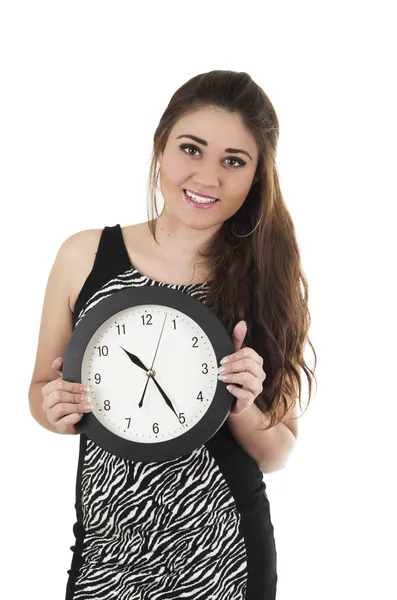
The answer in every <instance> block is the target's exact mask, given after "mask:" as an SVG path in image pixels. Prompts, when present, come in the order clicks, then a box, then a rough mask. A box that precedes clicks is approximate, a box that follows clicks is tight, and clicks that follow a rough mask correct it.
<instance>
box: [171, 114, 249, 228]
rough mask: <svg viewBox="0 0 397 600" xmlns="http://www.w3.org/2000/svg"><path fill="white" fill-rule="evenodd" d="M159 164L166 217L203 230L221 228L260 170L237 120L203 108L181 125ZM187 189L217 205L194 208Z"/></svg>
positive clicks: (245, 132)
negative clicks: (209, 198) (210, 199)
mask: <svg viewBox="0 0 397 600" xmlns="http://www.w3.org/2000/svg"><path fill="white" fill-rule="evenodd" d="M189 135H191V136H195V137H196V138H200V140H201V142H199V141H198V140H193V139H191V138H189V137H187V136H189ZM226 149H229V151H227V150H226ZM230 149H234V151H230ZM236 149H239V150H241V152H236V151H235V150H236ZM243 151H244V152H243ZM246 153H247V154H246ZM248 155H249V156H248ZM159 163H160V189H161V193H162V195H163V198H164V202H165V212H166V213H167V215H168V216H169V217H175V218H176V219H178V220H179V221H181V222H183V223H184V224H185V225H186V226H187V227H191V228H193V229H200V230H201V229H207V228H209V227H214V226H221V225H222V223H223V222H224V221H225V220H226V219H229V218H230V217H231V216H232V215H233V214H234V213H235V212H237V211H238V209H239V208H240V206H241V205H242V204H243V203H244V200H245V198H246V196H247V194H248V192H249V190H250V188H251V185H252V181H253V178H254V175H255V170H256V167H257V164H258V149H257V146H256V142H255V140H254V138H253V137H252V136H251V134H250V133H249V132H248V131H247V130H246V129H245V127H244V125H243V123H242V121H241V119H240V117H239V116H238V115H236V114H230V113H228V112H227V111H225V110H223V109H221V108H218V107H206V108H200V109H198V110H197V111H195V112H194V113H190V114H188V115H185V116H183V117H181V118H180V119H179V121H178V122H177V123H176V124H175V125H174V127H173V129H172V130H171V131H170V134H169V137H168V140H167V144H166V147H165V149H164V153H163V154H161V155H160V157H159ZM185 189H188V190H191V191H193V192H194V191H196V192H200V193H201V194H203V195H204V196H205V195H209V196H213V197H215V198H218V201H217V202H215V203H214V204H205V205H203V204H200V205H199V207H196V206H192V205H191V204H190V203H189V201H188V200H187V199H186V197H185V193H184V190H185ZM200 206H205V207H207V208H200Z"/></svg>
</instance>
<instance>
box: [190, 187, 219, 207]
mask: <svg viewBox="0 0 397 600" xmlns="http://www.w3.org/2000/svg"><path fill="white" fill-rule="evenodd" d="M188 191H189V190H186V189H184V190H183V195H184V196H185V200H186V201H187V202H188V203H189V204H191V205H194V206H213V205H214V204H217V203H218V202H219V198H213V197H211V196H199V195H198V194H197V195H196V194H195V197H194V198H193V197H192V196H190V195H189V194H187V192H188Z"/></svg>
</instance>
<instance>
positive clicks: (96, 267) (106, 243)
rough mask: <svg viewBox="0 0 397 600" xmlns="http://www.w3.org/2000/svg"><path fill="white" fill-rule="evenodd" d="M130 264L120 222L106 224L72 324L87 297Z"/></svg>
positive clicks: (77, 303) (81, 291) (124, 270)
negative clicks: (110, 225)
mask: <svg viewBox="0 0 397 600" xmlns="http://www.w3.org/2000/svg"><path fill="white" fill-rule="evenodd" d="M131 266H132V265H131V262H130V259H129V256H128V252H127V248H126V246H125V242H124V238H123V232H122V231H121V227H120V224H119V223H118V224H117V225H113V226H112V227H109V226H108V225H106V226H105V227H104V229H103V231H102V234H101V237H100V240H99V244H98V250H97V252H96V255H95V260H94V264H93V267H92V270H91V272H90V273H89V275H88V277H87V279H86V280H85V282H84V284H83V287H82V288H81V290H80V293H79V295H78V298H77V300H76V303H75V307H74V313H73V314H74V323H73V325H74V324H75V322H76V320H77V317H78V315H79V313H80V311H81V309H82V308H84V306H85V304H86V303H87V302H88V300H89V298H91V296H92V295H93V294H95V292H97V291H98V290H99V289H100V288H101V287H102V286H103V285H105V283H107V282H108V281H109V280H110V279H112V278H114V277H117V276H118V275H120V274H121V273H125V272H126V271H128V269H130V268H131Z"/></svg>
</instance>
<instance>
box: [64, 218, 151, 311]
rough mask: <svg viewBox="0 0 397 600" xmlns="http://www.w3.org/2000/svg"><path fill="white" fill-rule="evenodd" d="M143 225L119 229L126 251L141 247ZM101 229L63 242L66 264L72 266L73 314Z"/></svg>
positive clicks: (87, 230) (92, 259)
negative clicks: (66, 256)
mask: <svg viewBox="0 0 397 600" xmlns="http://www.w3.org/2000/svg"><path fill="white" fill-rule="evenodd" d="M144 229H145V223H137V224H134V225H127V226H124V227H121V231H122V235H123V237H124V241H125V245H126V248H127V251H128V252H130V253H131V251H132V252H138V251H139V249H140V248H141V247H142V240H143V239H144V238H143V234H144ZM102 231H103V229H85V230H83V231H78V232H77V233H74V234H73V235H71V236H70V237H69V238H68V239H67V240H65V242H64V245H65V246H66V247H67V250H66V249H65V251H66V252H67V253H68V263H69V264H70V265H73V268H72V270H71V272H70V300H69V304H70V310H71V311H72V312H74V307H75V304H76V300H77V298H78V297H79V294H80V291H81V289H82V287H83V285H84V283H85V281H86V279H87V277H88V275H89V274H90V273H91V271H92V268H93V266H94V262H95V255H96V253H97V250H98V245H99V241H100V238H101V235H102Z"/></svg>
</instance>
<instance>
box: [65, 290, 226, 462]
mask: <svg viewBox="0 0 397 600" xmlns="http://www.w3.org/2000/svg"><path fill="white" fill-rule="evenodd" d="M233 352H234V345H233V342H232V340H231V338H230V336H229V334H228V333H227V331H226V329H225V327H224V326H223V324H222V323H221V321H220V320H219V319H218V318H217V317H216V316H215V315H214V313H212V312H211V310H210V309H209V308H208V307H207V306H205V304H203V302H201V301H200V300H198V299H197V298H194V297H193V296H190V295H189V294H187V293H186V292H182V291H180V290H177V289H173V288H167V287H161V286H143V287H133V288H127V289H123V290H121V291H119V292H116V293H114V294H112V295H110V296H109V297H107V298H104V299H103V300H101V301H100V302H99V303H98V304H97V305H94V306H93V307H92V308H91V309H90V310H89V311H88V312H87V313H86V315H85V316H84V318H83V319H81V321H80V322H79V323H78V324H77V326H76V327H75V329H74V331H73V333H72V335H71V338H70V340H69V343H68V345H67V348H66V351H65V355H64V362H63V370H62V377H63V379H64V380H65V381H72V382H78V383H83V384H84V385H87V386H89V392H88V395H89V397H90V402H91V404H92V406H93V408H92V411H91V412H90V413H86V414H84V415H83V417H82V418H81V420H80V421H79V422H78V423H77V424H76V428H77V429H78V430H79V431H80V432H82V433H84V434H85V435H86V436H87V437H88V438H90V439H91V440H93V441H94V442H95V443H96V444H98V445H99V446H100V447H102V448H103V449H105V450H107V451H108V452H111V453H112V454H115V455H117V456H120V457H122V458H126V459H129V460H135V461H142V462H150V461H165V460H172V459H174V458H177V457H179V456H183V455H184V454H187V453H189V452H191V451H192V450H194V449H195V448H198V447H199V446H201V445H202V444H204V443H205V442H207V441H208V440H209V439H210V438H211V437H212V436H213V435H214V434H215V433H216V432H217V431H218V429H219V428H220V427H221V426H222V425H223V423H224V422H225V420H226V418H227V416H228V414H229V412H230V409H231V405H232V402H233V401H234V396H233V395H232V394H231V393H230V392H229V391H228V390H227V389H226V385H225V384H224V383H223V382H221V381H219V380H218V366H219V362H220V360H221V359H222V358H223V357H224V356H226V355H227V354H231V353H233Z"/></svg>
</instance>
